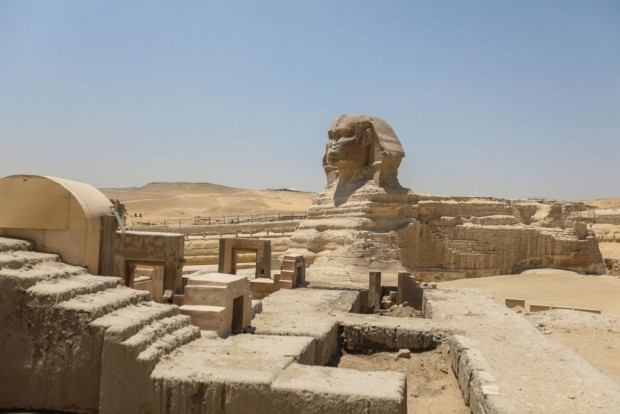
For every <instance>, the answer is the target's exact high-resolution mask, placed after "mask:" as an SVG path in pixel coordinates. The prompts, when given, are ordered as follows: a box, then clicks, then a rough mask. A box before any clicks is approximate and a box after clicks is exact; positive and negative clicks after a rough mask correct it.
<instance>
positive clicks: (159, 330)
mask: <svg viewBox="0 0 620 414" xmlns="http://www.w3.org/2000/svg"><path fill="white" fill-rule="evenodd" d="M187 326H190V317H189V316H187V315H181V314H176V315H173V316H169V317H166V318H163V319H160V320H157V321H154V322H152V323H150V324H148V325H146V326H144V327H142V329H140V330H139V331H138V332H137V333H136V334H135V335H133V336H131V337H129V338H128V339H127V340H125V341H124V342H123V345H125V346H127V347H129V348H132V349H133V350H134V351H135V352H136V353H137V354H140V353H142V352H144V351H145V350H146V349H147V348H148V347H149V346H150V345H151V344H152V343H154V342H155V341H157V340H159V339H161V338H163V337H164V336H166V335H169V334H172V333H173V332H175V331H178V330H180V329H183V328H185V327H187ZM196 329H198V328H196Z"/></svg>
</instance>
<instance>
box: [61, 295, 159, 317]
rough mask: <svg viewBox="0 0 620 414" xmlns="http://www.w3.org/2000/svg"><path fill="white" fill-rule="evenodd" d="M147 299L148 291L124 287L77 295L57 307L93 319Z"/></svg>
mask: <svg viewBox="0 0 620 414" xmlns="http://www.w3.org/2000/svg"><path fill="white" fill-rule="evenodd" d="M148 299H149V293H148V292H145V291H140V290H134V289H130V288H126V287H118V288H114V289H108V290H104V291H101V292H96V293H90V294H86V295H79V296H76V297H74V298H73V299H70V300H68V301H65V302H62V303H60V304H59V305H57V306H58V308H60V309H64V310H69V311H74V312H81V313H86V314H88V315H89V316H90V318H89V320H91V321H92V320H95V319H97V318H99V317H101V316H103V315H105V314H108V313H110V312H113V311H115V310H117V309H120V308H123V307H126V306H129V305H135V304H137V303H139V302H144V301H147V300H148Z"/></svg>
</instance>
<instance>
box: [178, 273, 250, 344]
mask: <svg viewBox="0 0 620 414" xmlns="http://www.w3.org/2000/svg"><path fill="white" fill-rule="evenodd" d="M181 313H182V314H184V315H188V316H190V317H191V319H192V324H193V325H196V326H198V327H199V328H200V329H203V330H209V331H215V332H217V334H218V335H219V336H221V337H226V336H228V335H230V334H231V333H232V334H240V333H242V332H243V330H244V329H245V328H247V327H249V326H250V323H251V321H252V300H251V299H250V283H249V282H248V279H247V278H246V277H244V276H235V275H229V274H225V273H208V274H200V273H198V274H192V275H191V276H190V277H189V279H188V281H187V285H186V286H185V295H184V297H183V306H181Z"/></svg>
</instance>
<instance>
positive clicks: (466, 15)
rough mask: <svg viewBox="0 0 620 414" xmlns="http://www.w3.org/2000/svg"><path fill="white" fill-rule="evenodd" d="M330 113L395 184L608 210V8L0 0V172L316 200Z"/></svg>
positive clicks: (617, 185)
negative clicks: (388, 144) (395, 160)
mask: <svg viewBox="0 0 620 414" xmlns="http://www.w3.org/2000/svg"><path fill="white" fill-rule="evenodd" d="M342 113H361V114H371V115H376V116H379V117H382V118H384V119H385V120H386V121H387V122H388V123H390V124H391V125H392V127H393V128H394V130H395V131H396V133H397V134H398V136H399V138H400V140H401V142H402V144H403V146H404V148H405V152H406V157H405V159H403V162H402V164H401V168H400V173H399V177H400V181H401V183H402V184H403V185H404V186H406V187H409V188H414V189H417V190H421V191H426V192H430V193H436V194H459V195H490V196H503V197H528V196H547V197H554V198H559V199H567V200H572V199H582V198H595V197H604V196H620V1H617V0H612V1H598V0H591V1H585V0H583V1H570V0H559V1H544V0H535V1H521V0H520V1H517V0H514V1H491V0H489V1H463V0H457V1H440V0H438V1H430V0H429V1H361V0H358V1H337V0H326V1H305V2H301V1H284V0H281V1H266V0H261V1H245V2H240V1H213V2H208V1H201V2H199V1H174V2H173V1H168V2H159V1H151V0H149V1H26V0H18V1H4V0H0V144H2V145H1V147H0V176H6V175H10V174H16V173H30V174H44V175H54V176H60V177H65V178H70V179H74V180H79V181H84V182H88V183H91V184H93V185H96V186H99V187H112V186H114V187H124V186H140V185H144V184H146V183H148V182H151V181H195V182H214V183H218V184H224V185H231V186H238V187H244V188H266V187H295V188H299V189H304V190H311V191H318V190H320V189H322V188H323V186H324V184H325V176H324V173H323V169H322V167H321V158H322V155H323V151H324V146H325V142H326V140H327V135H326V131H327V128H328V127H329V124H330V123H331V121H332V119H334V118H336V117H337V116H339V115H340V114H342Z"/></svg>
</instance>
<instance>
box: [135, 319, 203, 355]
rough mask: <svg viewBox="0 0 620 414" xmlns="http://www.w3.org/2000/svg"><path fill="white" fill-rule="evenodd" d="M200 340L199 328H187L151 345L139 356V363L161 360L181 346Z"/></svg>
mask: <svg viewBox="0 0 620 414" xmlns="http://www.w3.org/2000/svg"><path fill="white" fill-rule="evenodd" d="M198 338H200V330H199V329H198V328H197V327H195V326H191V325H188V326H185V327H183V328H181V329H178V330H176V331H173V332H171V333H169V334H166V335H164V336H162V337H161V338H159V339H157V340H156V341H154V342H153V343H151V344H150V345H149V346H148V347H147V348H146V349H145V350H144V351H142V352H141V353H140V354H139V355H138V361H140V362H145V361H154V360H158V359H161V357H163V356H164V355H166V354H169V353H170V352H172V351H174V350H175V349H177V348H178V347H180V346H181V345H185V344H187V343H189V342H192V341H193V340H195V339H198Z"/></svg>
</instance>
